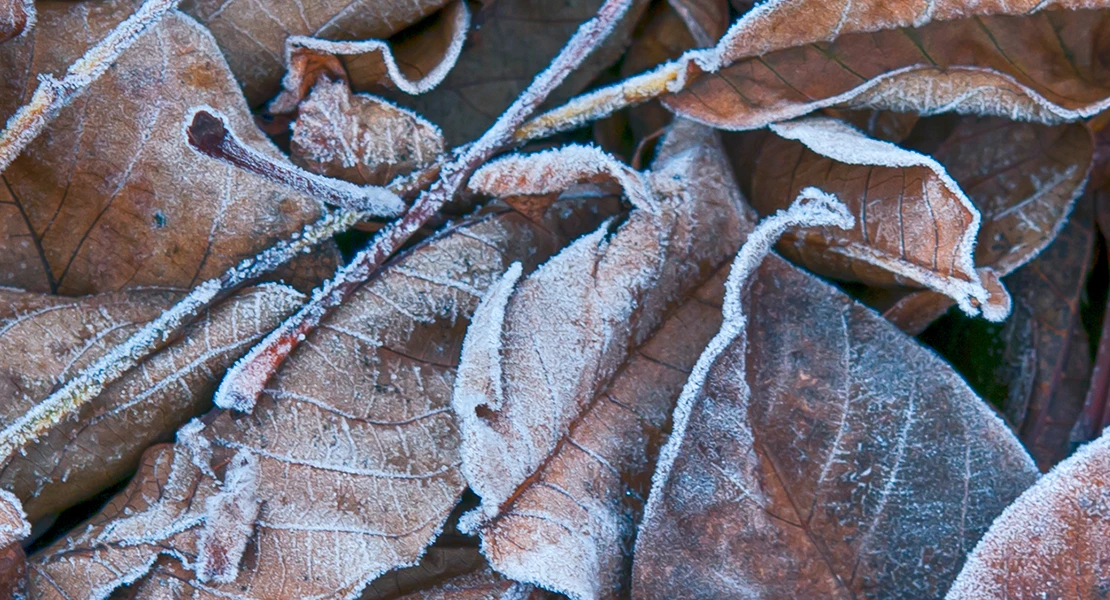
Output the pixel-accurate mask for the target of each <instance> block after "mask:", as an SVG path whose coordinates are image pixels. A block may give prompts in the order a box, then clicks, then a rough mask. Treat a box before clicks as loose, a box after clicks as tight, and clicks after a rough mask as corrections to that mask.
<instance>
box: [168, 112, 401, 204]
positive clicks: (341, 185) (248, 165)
mask: <svg viewBox="0 0 1110 600" xmlns="http://www.w3.org/2000/svg"><path fill="white" fill-rule="evenodd" d="M191 115H192V117H191V118H186V123H188V125H187V126H186V127H185V138H186V139H187V140H188V141H189V146H191V147H192V148H193V149H194V150H196V151H197V152H199V153H201V154H203V155H205V156H207V157H210V158H214V159H216V160H218V161H221V162H225V163H229V164H231V165H233V166H236V167H239V168H240V169H243V170H244V171H248V172H251V173H254V174H256V175H260V176H262V177H265V178H266V179H269V180H271V181H274V182H275V183H278V184H282V185H285V186H287V187H289V188H291V189H293V190H296V191H298V192H300V193H302V194H304V195H306V196H311V197H313V198H316V199H318V200H322V201H324V202H327V203H329V204H334V205H336V206H339V207H342V208H346V209H347V210H353V211H359V212H363V213H366V214H367V215H369V216H375V217H396V216H398V215H400V214H401V213H402V212H404V210H405V203H404V202H403V201H402V200H401V198H400V197H399V196H397V194H395V193H393V192H392V191H391V190H388V189H386V188H384V187H378V186H373V185H363V186H359V185H355V184H353V183H350V182H348V181H343V180H341V179H332V178H330V177H323V176H321V175H317V174H315V173H309V172H308V171H305V170H304V169H301V168H299V167H296V166H294V165H291V164H283V163H282V162H279V161H278V160H276V159H274V158H273V157H271V156H267V155H265V154H263V153H261V152H259V151H258V150H255V149H254V148H251V147H250V146H248V145H246V144H245V143H243V140H241V139H239V136H237V135H235V132H233V131H232V130H231V129H230V127H229V126H228V122H227V117H226V116H224V115H223V113H221V112H220V111H218V110H216V109H214V108H212V107H209V106H199V107H196V108H194V109H193V110H192V112H191Z"/></svg>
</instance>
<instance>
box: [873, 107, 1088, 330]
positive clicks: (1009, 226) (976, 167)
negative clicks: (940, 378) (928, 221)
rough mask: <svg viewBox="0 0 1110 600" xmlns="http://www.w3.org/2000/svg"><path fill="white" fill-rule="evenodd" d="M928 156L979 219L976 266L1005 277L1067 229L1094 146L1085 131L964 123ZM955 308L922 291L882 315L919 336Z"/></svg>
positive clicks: (978, 121)
mask: <svg viewBox="0 0 1110 600" xmlns="http://www.w3.org/2000/svg"><path fill="white" fill-rule="evenodd" d="M930 154H932V156H933V158H935V159H936V160H937V161H938V162H940V163H941V164H942V165H944V166H945V168H946V169H947V171H948V173H949V175H951V176H952V178H953V179H955V180H956V182H957V183H958V184H959V186H960V189H962V190H964V192H966V193H967V195H968V197H969V198H970V199H971V201H972V203H973V204H974V205H975V207H976V208H977V209H978V210H979V212H980V214H981V215H982V218H983V222H982V225H981V227H980V229H979V243H978V245H977V246H976V248H975V264H976V266H978V267H987V268H990V269H991V270H992V271H993V273H994V274H995V275H996V276H999V277H1003V276H1006V275H1009V274H1010V273H1012V272H1014V271H1015V270H1016V269H1017V268H1018V267H1020V266H1022V265H1024V264H1026V263H1028V262H1029V261H1030V260H1032V259H1033V258H1034V257H1035V256H1037V255H1038V254H1039V253H1040V252H1041V251H1042V250H1044V248H1045V247H1046V246H1048V245H1049V243H1051V242H1052V240H1054V239H1055V238H1056V236H1057V234H1059V232H1060V230H1061V229H1062V228H1063V227H1064V223H1066V222H1067V219H1068V215H1069V214H1070V213H1071V211H1072V207H1073V206H1074V205H1075V201H1076V198H1078V197H1079V195H1080V194H1081V193H1082V192H1083V188H1084V185H1085V183H1086V181H1087V177H1088V175H1089V173H1090V170H1091V164H1092V158H1093V154H1094V146H1093V143H1092V140H1091V134H1090V132H1089V131H1088V130H1087V128H1086V127H1084V126H1083V125H1077V124H1073V125H1057V126H1049V125H1038V124H1035V123H1022V122H1018V121H1009V120H1005V119H999V118H978V117H964V118H961V119H960V120H959V123H958V124H957V125H956V127H955V128H954V129H953V130H952V133H951V134H950V135H949V136H948V137H947V138H946V139H945V140H944V142H943V143H941V144H940V146H938V147H937V148H936V149H935V150H933V151H932V152H930ZM1088 218H1089V217H1088ZM951 305H952V302H951V300H949V299H948V298H945V297H943V296H941V295H939V294H936V293H933V292H929V291H921V292H915V293H912V294H910V295H908V296H906V297H904V298H902V299H900V300H899V301H898V302H897V303H896V304H894V305H893V306H891V307H889V308H885V309H884V312H883V314H884V316H886V317H887V319H889V320H890V321H892V322H894V323H895V324H896V325H898V326H899V327H900V328H901V329H902V330H903V331H906V332H907V333H910V334H911V335H916V334H918V333H921V332H922V331H923V330H924V329H925V327H927V326H928V324H929V323H931V322H932V321H933V320H935V319H936V318H937V317H939V316H940V315H942V314H944V313H945V311H947V310H948V308H949V307H950V306H951Z"/></svg>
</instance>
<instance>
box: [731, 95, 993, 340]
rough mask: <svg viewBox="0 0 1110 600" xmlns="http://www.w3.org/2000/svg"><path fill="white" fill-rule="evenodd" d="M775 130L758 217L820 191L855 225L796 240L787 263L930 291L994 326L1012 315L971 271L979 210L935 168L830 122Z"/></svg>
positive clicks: (757, 191) (795, 235)
mask: <svg viewBox="0 0 1110 600" xmlns="http://www.w3.org/2000/svg"><path fill="white" fill-rule="evenodd" d="M771 129H772V131H774V132H775V133H776V134H778V136H777V137H769V138H768V139H767V141H766V142H765V144H764V145H763V147H762V148H761V150H760V153H759V158H758V160H757V162H756V165H755V172H754V174H753V181H752V193H751V196H752V205H753V206H754V207H755V208H756V210H757V211H759V212H760V214H763V215H767V214H770V213H772V212H774V211H775V210H778V209H780V208H784V207H785V206H787V205H788V204H789V203H790V202H791V200H792V199H793V198H794V196H795V195H797V193H798V191H799V190H801V189H803V188H805V187H808V186H817V187H819V188H821V189H823V190H825V191H827V192H830V193H833V194H835V195H836V196H837V197H839V198H840V199H841V200H842V201H843V202H845V203H846V204H847V205H848V207H849V209H850V210H851V211H852V213H853V214H854V215H856V219H857V220H856V227H855V228H854V229H852V230H848V231H842V230H837V229H828V228H824V229H808V230H800V231H795V232H791V233H790V234H788V235H786V236H784V237H783V239H782V240H781V241H780V242H779V245H778V248H779V250H780V251H781V252H783V254H784V255H786V256H787V257H789V258H790V259H792V260H794V261H796V262H798V263H800V264H803V265H805V266H806V267H807V268H808V269H810V270H812V271H814V272H816V273H819V274H822V275H826V276H831V277H837V278H840V279H847V280H852V281H860V282H863V283H866V284H869V285H878V286H893V285H899V284H901V285H911V286H915V287H928V288H930V289H932V290H936V291H939V292H941V293H943V294H945V295H947V296H949V297H950V298H952V299H954V300H955V301H956V302H957V303H958V304H959V305H960V308H961V309H963V310H964V311H965V312H967V313H968V314H972V315H974V314H978V313H979V312H980V311H982V312H983V314H984V316H985V317H987V318H988V319H990V320H992V321H999V320H1001V319H1003V318H1004V317H1005V316H1006V315H1007V314H1009V312H1008V306H1007V303H1008V301H1009V299H1008V297H1006V296H1005V294H1004V293H1003V294H1002V295H1001V297H999V296H997V295H996V296H991V295H990V294H989V293H988V291H987V290H986V288H984V287H983V284H982V281H981V279H980V276H979V273H978V272H976V271H975V267H974V259H973V255H972V253H973V252H974V249H975V242H976V239H977V235H978V233H979V223H980V215H979V211H978V210H976V208H975V207H974V206H973V205H972V204H971V201H970V200H969V199H968V198H967V196H965V195H964V193H963V191H962V190H961V189H960V187H959V186H958V185H957V184H956V182H955V181H953V179H952V178H951V177H950V176H949V175H948V173H947V172H946V171H945V169H944V167H943V166H941V165H940V164H939V163H938V162H937V161H935V160H933V159H932V158H930V157H928V156H925V155H923V154H918V153H916V152H911V151H908V150H904V149H902V148H900V147H898V146H895V145H894V144H891V143H888V142H883V141H879V140H874V139H871V138H868V137H866V136H865V135H863V134H862V133H860V132H858V131H856V130H855V129H852V128H851V127H849V126H847V125H845V124H844V123H842V122H840V121H837V120H834V119H829V118H826V117H810V118H806V119H802V120H799V121H792V122H787V123H779V124H776V125H772V126H771ZM1002 291H1003V292H1004V291H1005V290H1002Z"/></svg>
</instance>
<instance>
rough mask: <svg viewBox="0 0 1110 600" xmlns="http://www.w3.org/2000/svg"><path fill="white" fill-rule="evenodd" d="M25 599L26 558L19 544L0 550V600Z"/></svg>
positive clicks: (9, 545) (12, 544)
mask: <svg viewBox="0 0 1110 600" xmlns="http://www.w3.org/2000/svg"><path fill="white" fill-rule="evenodd" d="M26 597H27V556H26V554H24V552H23V548H22V547H21V546H20V545H19V542H12V543H10V544H8V545H7V546H4V547H3V548H0V600H22V599H23V598H26Z"/></svg>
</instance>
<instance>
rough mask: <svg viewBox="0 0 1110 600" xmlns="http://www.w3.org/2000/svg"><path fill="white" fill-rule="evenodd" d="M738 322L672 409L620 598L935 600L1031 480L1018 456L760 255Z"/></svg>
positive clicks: (851, 307)
mask: <svg viewBox="0 0 1110 600" xmlns="http://www.w3.org/2000/svg"><path fill="white" fill-rule="evenodd" d="M754 235H755V234H753V237H754ZM749 239H751V238H749ZM749 243H750V242H749ZM728 301H729V300H728V299H726V303H727V302H728ZM744 305H745V306H744V309H743V310H744V314H743V315H736V316H735V317H733V320H731V321H728V322H729V323H732V324H733V325H731V327H734V328H735V329H732V330H730V331H734V332H735V334H736V337H735V338H733V339H734V341H733V342H731V343H730V344H729V345H728V346H721V347H720V348H718V350H717V351H719V352H720V354H717V355H714V354H708V355H707V356H708V357H709V358H708V359H707V358H706V356H703V357H702V359H699V367H701V366H702V361H705V360H709V361H711V362H707V363H706V364H705V368H706V369H707V370H706V371H702V372H701V373H702V375H701V376H703V377H704V378H705V379H704V381H702V380H700V379H694V378H692V379H691V381H690V382H689V383H688V384H687V388H688V390H689V391H690V395H689V396H687V393H686V391H684V393H683V400H680V401H679V408H678V409H677V411H676V416H675V421H676V423H675V432H674V433H673V434H672V436H671V438H670V440H669V441H668V444H667V446H666V447H665V448H664V450H663V452H662V456H663V458H661V459H660V467H659V470H658V471H657V472H656V475H655V479H654V484H653V490H652V495H651V497H650V498H649V502H648V507H647V509H646V511H645V517H644V522H643V524H642V525H641V528H640V533H639V536H638V539H637V542H636V554H635V559H634V563H633V566H634V573H633V576H634V583H633V586H634V587H633V595H634V597H637V598H694V597H707V596H711V597H743V596H759V595H762V596H768V597H784V598H857V597H881V598H935V597H938V596H939V595H941V594H943V592H944V591H945V589H946V588H947V587H948V585H949V583H950V582H951V581H952V579H953V578H954V577H955V576H956V573H957V572H958V570H959V568H960V566H961V564H962V562H963V560H964V556H965V553H966V552H967V551H968V550H969V549H970V548H971V547H972V546H973V545H974V544H975V543H976V541H977V540H978V539H979V537H980V536H981V535H982V534H983V532H984V531H985V530H986V529H987V527H988V526H989V524H990V522H991V521H992V520H993V519H994V517H995V516H996V515H998V514H999V513H1000V512H1001V511H1002V509H1003V508H1004V507H1005V506H1006V504H1007V503H1009V502H1010V500H1011V499H1013V498H1015V497H1016V496H1017V495H1018V494H1020V493H1021V491H1023V490H1024V489H1025V488H1026V487H1027V486H1028V485H1030V484H1031V483H1032V482H1033V481H1034V480H1035V479H1036V477H1037V473H1036V469H1035V467H1034V465H1033V463H1032V461H1031V460H1030V459H1029V456H1028V455H1027V454H1026V453H1025V451H1024V450H1023V449H1022V448H1021V445H1020V444H1019V443H1018V441H1017V440H1016V439H1015V438H1014V437H1013V436H1012V435H1011V434H1010V432H1009V430H1008V428H1007V427H1006V426H1005V424H1003V423H1002V421H1001V420H1000V419H998V418H997V417H996V416H995V415H994V414H992V413H991V411H990V409H989V408H988V407H987V406H986V405H984V404H983V403H982V401H981V400H980V399H979V398H977V397H976V396H975V395H974V394H973V393H972V392H971V390H970V389H968V387H967V386H966V384H964V383H963V381H962V380H961V379H960V378H959V377H958V376H956V375H955V374H954V373H953V372H952V371H951V370H950V369H949V368H948V367H947V366H945V365H944V364H943V363H942V362H941V361H939V360H938V359H937V358H936V357H935V356H934V355H932V354H931V353H929V352H928V351H925V350H923V349H922V348H921V347H919V346H917V345H916V344H915V343H914V342H913V341H912V340H910V339H909V338H907V337H905V335H903V334H902V333H900V332H899V331H897V330H896V329H895V328H894V327H893V326H891V325H890V324H889V323H887V322H885V321H884V320H883V319H881V318H880V317H879V316H878V315H876V314H874V313H873V312H871V311H870V310H869V309H867V308H865V307H863V306H861V305H859V304H856V303H855V302H853V301H852V300H850V299H849V298H848V297H847V296H845V295H844V294H842V293H840V292H839V291H837V290H836V289H835V288H832V287H830V286H828V285H826V284H823V283H821V282H819V281H817V280H816V279H814V278H813V277H810V276H807V275H805V274H804V273H802V272H800V271H798V270H796V269H794V268H793V267H791V266H789V265H788V264H786V263H785V262H783V261H782V260H780V259H778V258H776V257H773V256H772V257H768V259H767V260H766V262H765V263H764V264H763V266H762V267H761V268H759V270H758V274H757V276H756V279H755V281H754V282H753V283H752V285H751V287H750V289H749V290H748V291H747V295H746V299H745V300H744ZM745 323H746V324H747V325H746V329H745V327H744V324H745ZM716 342H717V340H716V339H715V340H714V342H713V343H711V344H710V348H715V346H714V344H716ZM726 343H727V338H726ZM714 356H716V357H715V358H714ZM698 372H699V371H698V368H695V373H698ZM687 398H688V399H689V403H688V404H686V403H684V400H686V399H687Z"/></svg>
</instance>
